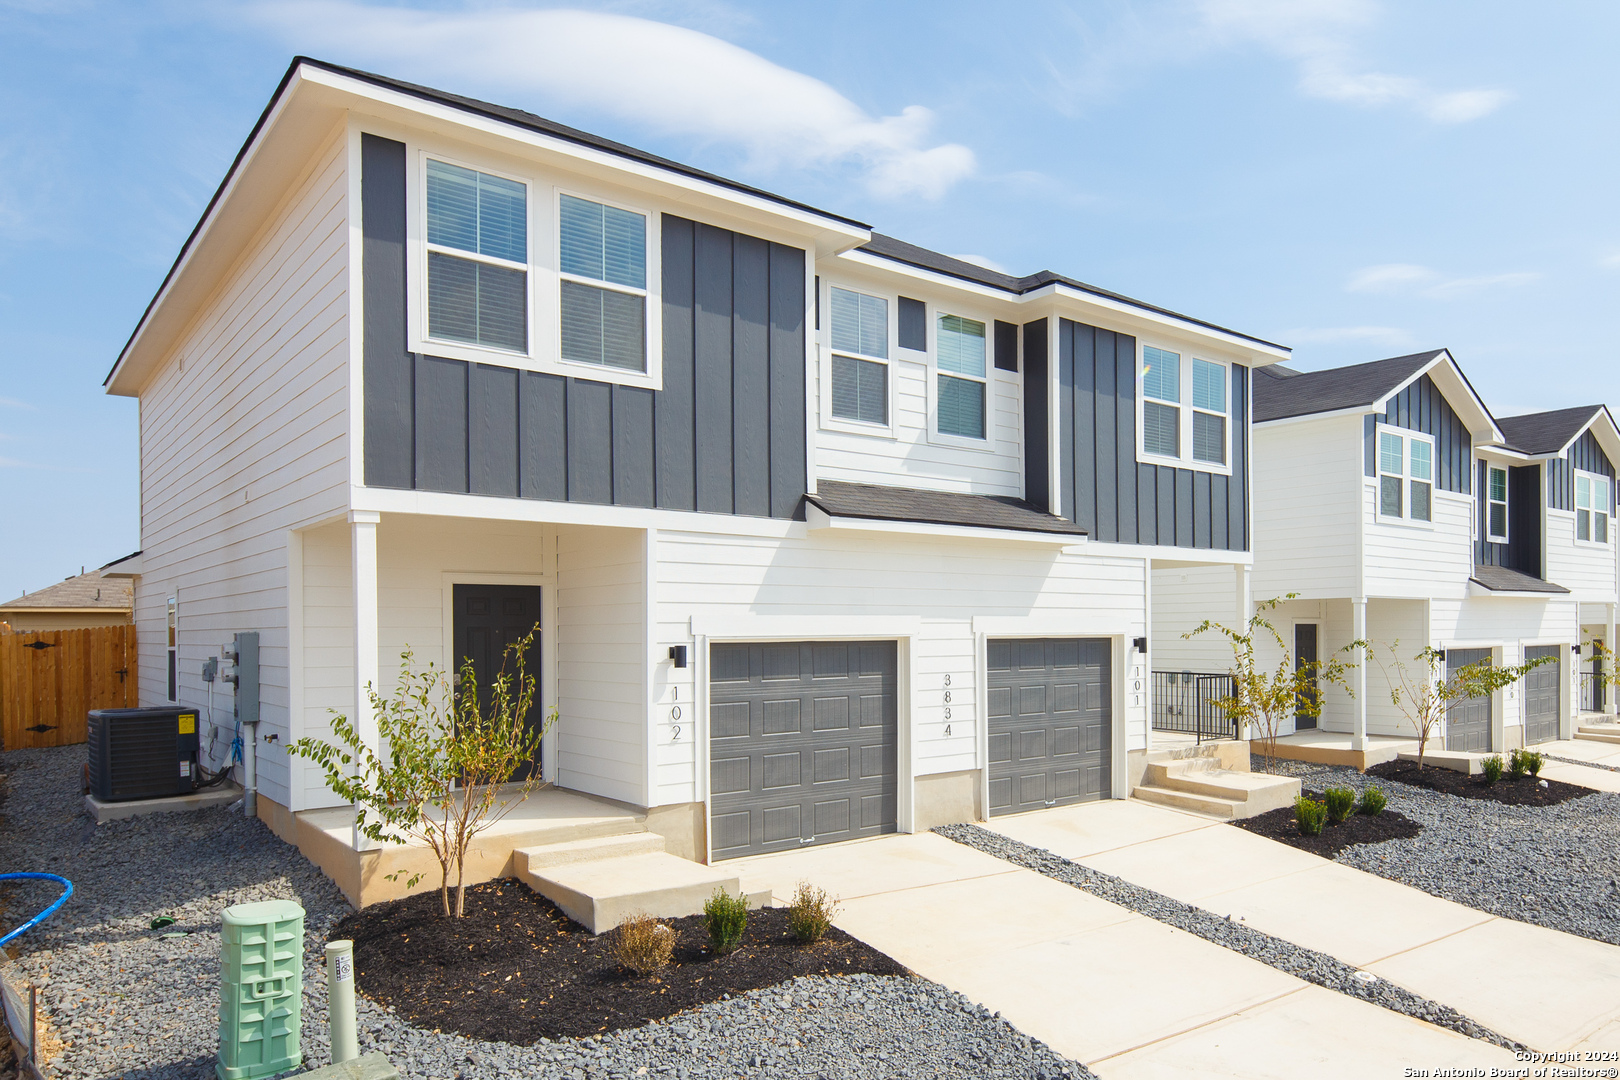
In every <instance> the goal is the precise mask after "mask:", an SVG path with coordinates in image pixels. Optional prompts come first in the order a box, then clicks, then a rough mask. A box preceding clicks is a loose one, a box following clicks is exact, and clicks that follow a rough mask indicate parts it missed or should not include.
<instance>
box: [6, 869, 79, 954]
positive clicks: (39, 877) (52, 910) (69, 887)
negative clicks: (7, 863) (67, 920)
mask: <svg viewBox="0 0 1620 1080" xmlns="http://www.w3.org/2000/svg"><path fill="white" fill-rule="evenodd" d="M0 881H54V882H56V883H57V884H58V885H60V886H62V895H61V896H58V897H57V898H56V903H54V904H52V905H51V906H50V907H48V908H46V909H45V910H44V911H42V912H40V913H39V914H38V915H35V916H34V917H33V918H32V919H29V920H28V921H27V922H25V923H23V924H22V925H21V926H19V927H17V929H15V930H13V931H12V932H11V933H9V934H6V935H4V936H0V945H6V944H8V943H9V942H11V941H12V940H13V939H14V938H19V937H22V936H23V934H25V933H27V932H28V931H30V930H32V929H33V928H34V927H36V926H38V925H39V924H40V923H42V922H44V921H45V920H46V919H48V918H50V917H51V916H52V915H55V914H56V909H57V908H59V907H61V906H62V905H63V904H65V903H67V899H68V897H70V896H72V895H73V882H71V881H69V880H68V879H67V878H65V877H62V876H61V875H59V874H35V873H31V872H27V871H24V872H22V873H16V874H0Z"/></svg>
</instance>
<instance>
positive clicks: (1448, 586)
mask: <svg viewBox="0 0 1620 1080" xmlns="http://www.w3.org/2000/svg"><path fill="white" fill-rule="evenodd" d="M1362 499H1363V502H1364V503H1365V505H1366V514H1367V518H1366V520H1367V534H1366V535H1367V539H1366V555H1365V558H1366V565H1367V586H1366V587H1367V595H1369V596H1414V597H1416V596H1429V597H1435V598H1441V597H1444V598H1449V599H1461V598H1462V597H1463V596H1464V595H1465V594H1466V593H1467V591H1468V579H1469V577H1470V576H1471V575H1472V574H1473V572H1474V547H1473V539H1472V533H1471V531H1470V515H1471V514H1472V513H1473V505H1474V504H1473V501H1472V500H1471V499H1469V498H1468V497H1467V496H1464V495H1456V494H1453V493H1452V492H1449V491H1436V492H1435V493H1434V504H1433V511H1434V521H1433V522H1432V525H1431V527H1427V528H1425V527H1421V526H1416V525H1395V524H1389V523H1386V522H1381V521H1378V520H1376V518H1375V511H1376V509H1377V499H1378V489H1377V488H1376V487H1375V486H1374V485H1372V484H1366V485H1364V486H1363V488H1362Z"/></svg>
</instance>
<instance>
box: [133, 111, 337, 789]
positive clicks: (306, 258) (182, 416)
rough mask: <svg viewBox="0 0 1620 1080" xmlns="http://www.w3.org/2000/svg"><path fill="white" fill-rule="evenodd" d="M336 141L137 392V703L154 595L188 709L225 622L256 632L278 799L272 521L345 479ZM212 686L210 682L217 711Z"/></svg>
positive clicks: (281, 534) (301, 514) (285, 777)
mask: <svg viewBox="0 0 1620 1080" xmlns="http://www.w3.org/2000/svg"><path fill="white" fill-rule="evenodd" d="M344 149H345V144H344V141H343V139H342V138H341V136H338V137H334V139H333V141H332V142H330V143H329V144H328V145H327V146H326V147H325V148H324V149H322V150H321V151H320V152H319V153H318V154H317V155H316V156H315V157H314V158H313V159H312V162H311V167H310V169H309V170H308V171H307V172H306V173H305V175H304V176H303V177H302V178H301V179H300V180H299V181H298V182H296V183H295V184H293V185H291V187H290V188H289V189H288V194H287V196H286V198H285V200H284V202H283V203H282V204H281V205H280V206H279V207H278V208H277V209H276V210H275V211H274V212H273V213H272V214H271V215H270V216H269V218H268V219H267V223H266V225H265V227H264V228H263V229H262V230H261V231H260V233H259V234H258V235H257V236H255V237H254V238H253V239H252V240H251V241H250V242H249V243H248V245H247V247H246V249H245V250H244V251H243V253H242V255H241V257H240V259H239V260H238V262H237V263H236V264H235V266H234V267H233V268H232V269H231V271H230V272H229V273H228V274H226V275H224V276H223V277H222V278H221V279H220V282H219V285H218V288H217V290H216V292H215V294H214V295H213V297H212V298H210V300H209V301H208V302H207V304H206V305H205V306H204V307H203V309H202V311H201V312H200V313H199V314H198V316H197V317H196V319H195V320H194V321H193V323H192V324H191V326H190V327H189V329H188V330H187V331H186V333H185V334H184V336H183V337H182V338H181V339H180V341H179V343H178V344H177V346H176V347H175V349H174V351H173V353H172V354H171V355H170V357H169V358H168V360H167V361H166V363H165V364H164V365H163V366H162V367H161V369H160V370H159V371H158V372H157V373H156V374H155V375H154V376H153V377H152V379H151V380H150V382H149V383H148V384H147V385H146V386H145V387H143V388H142V390H141V394H140V430H141V494H142V503H141V546H142V549H143V556H142V566H143V572H142V576H141V578H140V579H139V581H138V583H137V587H136V595H137V601H136V622H137V633H138V638H139V642H140V679H141V702H142V704H146V705H157V704H162V703H164V700H165V694H166V690H167V682H168V674H167V666H166V664H167V661H166V636H167V634H166V626H165V621H166V617H167V598H168V597H169V596H173V595H178V597H179V605H180V606H179V612H180V627H179V630H180V633H179V668H180V680H179V684H180V700H181V702H182V703H184V704H187V705H196V706H200V707H205V708H206V706H207V701H208V688H207V686H206V684H204V683H203V682H202V679H201V673H200V669H201V664H202V661H203V660H204V659H206V658H207V657H209V656H214V655H217V654H218V653H219V651H220V650H219V646H220V645H221V644H222V643H224V642H228V641H229V640H230V639H231V635H232V634H233V633H235V632H237V631H245V630H256V631H258V632H259V635H260V693H261V704H262V708H261V717H262V722H261V723H260V727H259V730H260V737H261V738H260V745H259V755H258V766H259V773H258V784H259V789H260V790H261V791H262V792H263V793H264V794H265V795H266V796H267V797H268V798H270V799H273V800H275V801H276V802H278V803H281V804H282V805H287V806H290V805H295V804H296V803H297V801H298V799H299V798H300V795H301V792H300V788H301V787H302V784H301V782H300V781H298V780H296V779H295V778H293V777H292V776H291V775H290V774H289V771H288V762H287V757H286V751H285V749H284V747H285V743H286V741H287V738H288V737H289V734H290V731H289V724H288V719H289V718H288V706H289V698H288V692H289V691H288V677H287V671H288V655H287V604H288V592H287V550H286V545H287V533H288V530H291V529H297V528H300V527H302V526H304V525H307V524H308V523H309V522H311V521H316V520H320V519H321V518H325V517H330V516H332V515H334V514H337V513H340V512H341V511H342V509H343V507H344V506H345V491H346V486H345V485H346V482H347V479H348V464H347V456H346V455H347V432H348V424H349V418H348V415H347V409H348V390H349V383H348V371H347V358H348V333H349V325H348V312H349V296H348V292H347V287H348V258H349V251H348V216H347V196H348V180H347V176H346V173H345V169H346V162H347V159H346V154H345V152H344ZM182 365H183V370H182ZM344 557H345V559H347V554H346V550H345V556H344ZM346 573H347V571H346V570H345V574H346ZM351 647H352V646H351ZM351 666H352V665H351ZM228 690H229V688H228V687H225V686H224V685H223V684H220V685H218V686H216V687H215V693H214V704H215V708H214V710H213V711H214V713H215V715H216V717H217V718H218V720H219V722H220V723H221V724H224V725H228V724H229V722H230V712H231V696H230V694H229V692H228ZM344 705H345V706H346V705H347V702H344ZM272 734H274V735H276V736H277V737H278V738H277V742H276V743H273V744H271V743H266V742H265V741H264V737H265V736H269V735H272ZM228 737H229V735H228V733H222V735H221V739H220V746H221V748H222V749H223V747H224V744H225V743H226V741H227V740H228Z"/></svg>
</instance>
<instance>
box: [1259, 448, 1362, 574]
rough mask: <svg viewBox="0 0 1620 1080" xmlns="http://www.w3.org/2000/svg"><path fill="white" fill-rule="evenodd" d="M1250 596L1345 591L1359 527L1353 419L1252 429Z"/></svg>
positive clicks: (1353, 563)
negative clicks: (1252, 523) (1252, 514)
mask: <svg viewBox="0 0 1620 1080" xmlns="http://www.w3.org/2000/svg"><path fill="white" fill-rule="evenodd" d="M1253 438H1254V454H1253V466H1252V477H1251V482H1250V490H1251V491H1252V492H1253V499H1254V578H1253V581H1252V583H1251V588H1252V590H1253V594H1254V597H1255V599H1257V600H1261V599H1266V598H1269V597H1273V596H1285V595H1287V594H1288V593H1290V592H1295V593H1299V594H1300V595H1302V596H1311V597H1331V596H1349V595H1350V594H1351V593H1353V592H1354V591H1355V587H1356V531H1357V530H1358V529H1359V528H1360V527H1361V517H1360V515H1361V505H1360V498H1361V471H1362V466H1361V462H1362V445H1361V418H1360V417H1342V416H1340V417H1330V418H1327V419H1322V420H1308V421H1302V422H1300V423H1292V424H1283V425H1281V426H1277V427H1268V426H1260V427H1256V428H1255V429H1254V436H1253Z"/></svg>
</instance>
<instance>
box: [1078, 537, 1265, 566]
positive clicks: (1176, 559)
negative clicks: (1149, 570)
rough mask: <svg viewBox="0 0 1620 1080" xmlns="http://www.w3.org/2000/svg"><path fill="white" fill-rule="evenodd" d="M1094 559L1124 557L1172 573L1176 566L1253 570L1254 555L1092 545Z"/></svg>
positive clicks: (1138, 546)
mask: <svg viewBox="0 0 1620 1080" xmlns="http://www.w3.org/2000/svg"><path fill="white" fill-rule="evenodd" d="M1091 553H1092V554H1093V555H1124V556H1128V557H1130V558H1133V559H1147V560H1149V561H1150V562H1151V563H1152V564H1153V568H1154V569H1156V570H1157V569H1172V568H1175V567H1178V566H1243V567H1248V568H1249V569H1253V568H1254V552H1252V551H1222V550H1219V549H1216V548H1209V549H1205V548H1179V547H1166V546H1162V545H1159V546H1156V545H1153V544H1104V543H1100V542H1098V543H1093V544H1092V545H1091Z"/></svg>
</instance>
